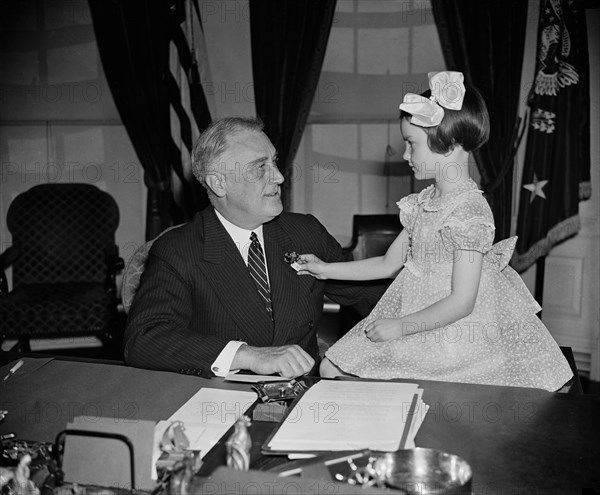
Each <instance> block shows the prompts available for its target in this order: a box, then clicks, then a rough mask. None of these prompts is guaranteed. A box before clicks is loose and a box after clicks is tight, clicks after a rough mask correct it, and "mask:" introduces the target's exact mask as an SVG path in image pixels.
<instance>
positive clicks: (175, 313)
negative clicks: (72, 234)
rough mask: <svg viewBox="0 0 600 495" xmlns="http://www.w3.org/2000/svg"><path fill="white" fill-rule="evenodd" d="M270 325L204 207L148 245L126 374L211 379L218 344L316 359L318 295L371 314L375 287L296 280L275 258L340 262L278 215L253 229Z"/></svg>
mask: <svg viewBox="0 0 600 495" xmlns="http://www.w3.org/2000/svg"><path fill="white" fill-rule="evenodd" d="M263 229H264V230H263V235H264V239H265V246H264V249H265V256H266V258H267V266H268V270H269V281H270V285H271V298H272V304H273V314H274V323H273V322H272V321H271V319H270V317H269V315H268V314H267V311H266V309H265V307H264V304H263V303H262V301H261V299H260V296H259V294H258V292H257V290H256V287H255V285H254V282H253V280H252V278H251V276H250V274H249V273H248V269H247V267H246V265H245V263H244V260H243V259H242V257H241V256H240V253H239V250H238V248H237V247H236V245H235V243H234V242H233V240H232V239H231V237H230V236H229V234H228V233H227V231H226V230H225V228H224V227H223V225H222V224H221V222H220V221H219V220H218V218H217V217H216V215H215V212H214V209H213V208H212V207H209V208H207V209H205V210H203V211H202V212H200V213H198V214H197V215H196V216H195V218H194V219H193V220H192V221H191V222H189V223H188V224H186V225H183V226H181V227H179V228H176V229H172V230H171V231H169V232H167V233H166V234H164V235H163V236H161V237H160V238H158V239H157V240H156V242H155V243H154V244H153V246H152V249H151V250H150V255H149V258H148V261H147V263H146V268H145V271H144V273H143V274H142V277H141V280H140V286H139V289H138V291H137V293H136V296H135V299H134V301H133V304H132V306H131V308H130V311H129V317H128V322H127V328H126V330H125V336H124V351H125V360H126V361H127V363H128V364H130V365H133V366H137V367H141V368H150V369H159V370H171V371H178V372H180V373H190V374H203V375H205V376H213V373H212V372H211V370H210V365H211V364H212V362H213V361H214V360H215V359H216V358H217V356H218V355H219V353H220V352H221V351H222V350H223V347H224V346H225V345H226V344H227V342H229V341H231V340H243V341H245V342H247V343H248V345H252V346H260V347H264V346H281V345H286V344H299V345H300V346H301V347H302V348H303V349H305V350H306V351H307V352H308V353H309V354H310V355H311V356H313V357H314V358H315V359H318V349H317V340H316V332H317V329H318V327H317V323H318V321H319V318H320V317H321V313H322V309H323V294H327V295H328V296H329V297H330V298H331V299H332V300H334V301H336V302H338V303H340V304H343V305H351V304H354V303H357V302H360V301H363V302H364V301H365V300H366V301H368V302H369V303H370V307H372V306H373V305H374V304H375V303H376V302H377V300H378V299H379V297H380V296H381V294H382V292H383V290H384V288H385V287H384V286H382V285H375V286H374V285H373V284H358V283H356V282H354V283H349V282H336V283H332V282H330V281H327V282H325V281H321V280H317V279H315V278H313V277H311V276H298V275H297V274H296V272H295V271H294V270H293V269H292V268H291V267H290V266H289V265H288V264H287V263H286V262H285V261H284V253H286V252H288V251H296V252H297V253H314V254H316V255H317V256H319V257H320V258H321V259H323V260H326V261H342V260H344V259H345V256H344V253H343V251H342V248H341V247H340V245H339V244H338V243H337V241H335V239H333V237H331V235H329V233H328V232H327V231H326V230H325V228H324V227H323V226H322V225H321V223H320V222H319V221H318V220H317V219H316V218H314V217H313V216H311V215H300V214H295V213H282V214H281V215H280V216H278V217H277V218H276V219H274V220H272V221H271V222H269V223H267V224H265V225H264V226H263Z"/></svg>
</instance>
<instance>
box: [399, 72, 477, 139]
mask: <svg viewBox="0 0 600 495" xmlns="http://www.w3.org/2000/svg"><path fill="white" fill-rule="evenodd" d="M427 76H428V77H429V89H431V96H430V97H429V98H425V97H424V96H421V95H416V94H414V93H406V94H405V95H404V99H403V101H402V103H400V107H399V108H400V110H402V111H404V112H406V113H409V114H411V115H412V117H411V119H410V123H411V124H414V125H418V126H421V127H435V126H436V125H439V123H440V122H441V121H442V119H443V118H444V108H448V109H450V110H460V109H461V108H462V104H463V99H464V97H465V91H466V89H465V85H464V83H463V80H464V76H463V74H462V72H452V71H443V72H429V73H428V74H427Z"/></svg>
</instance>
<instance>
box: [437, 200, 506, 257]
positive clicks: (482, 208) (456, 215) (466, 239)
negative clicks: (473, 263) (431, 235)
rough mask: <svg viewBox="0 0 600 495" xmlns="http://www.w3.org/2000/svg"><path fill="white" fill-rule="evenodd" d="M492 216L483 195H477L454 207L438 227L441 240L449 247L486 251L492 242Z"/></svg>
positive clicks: (493, 227)
mask: <svg viewBox="0 0 600 495" xmlns="http://www.w3.org/2000/svg"><path fill="white" fill-rule="evenodd" d="M495 230H496V227H495V226H494V216H493V214H492V210H491V209H490V207H489V205H488V203H487V201H486V200H485V198H483V196H481V195H479V194H478V195H477V196H475V197H472V198H471V200H470V201H465V202H463V203H461V204H459V205H458V206H456V208H454V209H453V211H452V213H450V215H449V216H448V217H447V218H446V220H445V221H444V223H443V225H442V228H441V229H440V235H441V236H442V241H443V242H444V244H445V245H446V247H448V248H450V249H463V250H466V251H479V252H480V253H483V254H485V253H487V252H488V251H489V250H490V248H491V247H492V243H493V242H494V231H495Z"/></svg>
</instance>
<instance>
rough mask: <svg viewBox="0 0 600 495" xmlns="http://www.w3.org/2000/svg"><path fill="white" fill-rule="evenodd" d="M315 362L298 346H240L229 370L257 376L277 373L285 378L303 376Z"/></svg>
mask: <svg viewBox="0 0 600 495" xmlns="http://www.w3.org/2000/svg"><path fill="white" fill-rule="evenodd" d="M314 365H315V360H314V359H313V358H312V357H310V355H309V354H307V353H306V351H304V350H303V349H302V348H301V347H300V346H298V345H284V346H281V347H252V346H249V345H246V344H244V345H242V346H241V347H240V348H239V349H238V351H237V352H236V354H235V357H234V358H233V362H232V363H231V369H240V370H250V371H253V372H254V373H256V374H258V375H271V374H273V373H278V374H280V375H281V376H283V377H285V378H294V377H297V376H301V375H305V374H306V373H308V372H309V371H310V370H311V369H312V367H313V366H314Z"/></svg>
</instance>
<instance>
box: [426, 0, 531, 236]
mask: <svg viewBox="0 0 600 495" xmlns="http://www.w3.org/2000/svg"><path fill="white" fill-rule="evenodd" d="M432 9H433V15H434V19H435V23H436V26H437V28H438V32H439V36H440V42H441V45H442V51H443V53H444V59H445V61H446V66H447V68H448V70H456V71H461V72H463V73H464V75H465V81H466V82H467V83H469V84H472V85H474V86H475V87H477V89H479V91H480V92H481V94H482V96H483V98H484V99H485V101H486V103H487V106H488V110H489V113H490V121H491V132H490V140H489V141H488V143H487V144H486V145H484V146H483V147H482V148H480V149H479V150H478V151H476V152H475V153H474V155H475V159H476V161H477V167H478V169H479V172H480V174H481V181H482V184H481V186H482V189H483V190H484V192H485V194H486V198H487V199H488V201H489V203H490V205H491V207H492V211H493V212H494V219H495V222H496V240H500V239H504V238H506V237H508V236H509V235H510V223H511V206H512V182H513V181H512V177H513V164H514V155H515V152H516V147H517V140H518V139H517V137H518V135H519V134H520V131H519V128H520V127H521V126H520V121H519V119H518V108H519V97H520V91H521V88H520V83H521V68H522V65H523V52H524V46H525V28H526V22H527V2H524V1H522V0H506V1H502V2H498V1H496V0H460V1H459V0H432Z"/></svg>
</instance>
